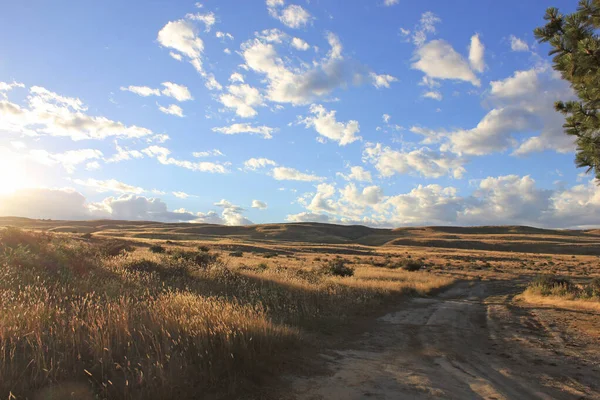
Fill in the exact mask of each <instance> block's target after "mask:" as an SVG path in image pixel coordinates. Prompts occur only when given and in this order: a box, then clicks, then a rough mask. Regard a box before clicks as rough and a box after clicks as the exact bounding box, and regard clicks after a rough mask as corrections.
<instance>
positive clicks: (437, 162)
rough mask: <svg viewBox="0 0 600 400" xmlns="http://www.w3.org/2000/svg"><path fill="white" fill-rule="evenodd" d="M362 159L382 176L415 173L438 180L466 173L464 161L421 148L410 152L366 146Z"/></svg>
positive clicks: (450, 155) (447, 154)
mask: <svg viewBox="0 0 600 400" xmlns="http://www.w3.org/2000/svg"><path fill="white" fill-rule="evenodd" d="M363 159H364V160H365V161H368V162H370V163H372V164H373V165H374V166H375V168H376V169H377V171H379V173H380V174H381V175H382V176H384V177H390V176H392V175H394V174H408V173H413V172H417V173H418V174H420V175H422V176H423V177H426V178H440V177H442V176H445V175H450V176H453V177H454V178H457V179H459V178H462V177H463V175H464V173H465V172H466V171H465V169H464V167H463V164H464V163H465V161H464V160H463V159H461V158H459V157H457V156H455V155H453V154H451V153H443V152H438V151H434V150H431V149H429V148H428V147H422V148H420V149H416V150H412V151H399V150H393V149H392V148H391V147H387V146H386V147H383V146H382V145H381V143H377V144H376V145H370V146H367V147H366V148H365V150H364V153H363Z"/></svg>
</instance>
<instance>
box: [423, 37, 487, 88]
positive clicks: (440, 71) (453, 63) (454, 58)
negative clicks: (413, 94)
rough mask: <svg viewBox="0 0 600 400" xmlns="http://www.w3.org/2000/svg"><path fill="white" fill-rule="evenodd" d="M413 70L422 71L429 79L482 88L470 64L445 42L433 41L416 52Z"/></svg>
mask: <svg viewBox="0 0 600 400" xmlns="http://www.w3.org/2000/svg"><path fill="white" fill-rule="evenodd" d="M415 59H416V61H415V62H414V63H413V64H412V65H411V66H412V68H413V69H417V70H419V71H422V72H423V73H425V75H427V76H428V77H429V78H433V79H452V80H460V81H465V82H470V83H471V84H472V85H474V86H480V85H481V82H480V81H479V78H477V76H475V73H474V72H473V71H472V70H471V68H470V67H469V63H467V61H466V60H465V59H464V58H463V57H462V56H461V55H460V54H458V53H457V52H456V51H455V50H454V48H453V47H452V46H451V45H450V44H449V43H447V42H445V41H443V40H432V41H431V42H429V43H427V44H425V45H424V46H422V47H419V48H418V49H417V50H416V52H415Z"/></svg>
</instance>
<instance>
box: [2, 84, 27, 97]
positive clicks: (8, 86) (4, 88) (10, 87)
mask: <svg viewBox="0 0 600 400" xmlns="http://www.w3.org/2000/svg"><path fill="white" fill-rule="evenodd" d="M17 87H18V88H24V87H25V85H24V84H22V83H19V82H12V83H7V82H0V98H5V99H6V98H7V97H8V96H7V94H6V92H9V91H11V90H13V89H14V88H17Z"/></svg>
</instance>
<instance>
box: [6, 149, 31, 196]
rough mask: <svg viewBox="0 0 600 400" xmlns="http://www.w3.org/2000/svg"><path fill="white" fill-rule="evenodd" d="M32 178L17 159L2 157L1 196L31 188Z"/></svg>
mask: <svg viewBox="0 0 600 400" xmlns="http://www.w3.org/2000/svg"><path fill="white" fill-rule="evenodd" d="M32 184H33V182H32V179H31V177H29V176H28V174H27V172H26V170H25V169H24V168H23V166H22V165H21V163H20V162H19V161H18V160H17V159H16V158H15V157H0V194H9V193H12V192H15V191H17V190H19V189H23V188H26V187H31V186H32Z"/></svg>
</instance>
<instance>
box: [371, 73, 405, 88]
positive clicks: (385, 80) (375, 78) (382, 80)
mask: <svg viewBox="0 0 600 400" xmlns="http://www.w3.org/2000/svg"><path fill="white" fill-rule="evenodd" d="M369 76H370V77H371V80H372V82H373V86H375V87H376V88H377V89H380V88H389V87H390V83H392V82H397V81H398V78H396V77H393V76H391V75H385V74H382V75H378V74H376V73H375V72H371V73H370V74H369Z"/></svg>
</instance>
